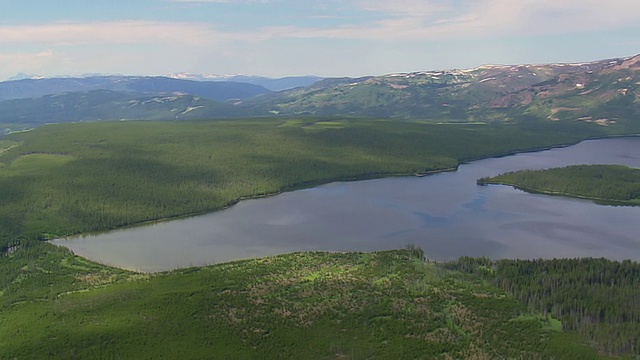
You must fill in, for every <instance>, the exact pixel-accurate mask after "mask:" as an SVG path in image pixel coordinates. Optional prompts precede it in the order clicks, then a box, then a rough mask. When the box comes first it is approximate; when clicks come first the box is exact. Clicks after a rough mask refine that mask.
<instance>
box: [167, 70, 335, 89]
mask: <svg viewBox="0 0 640 360" xmlns="http://www.w3.org/2000/svg"><path fill="white" fill-rule="evenodd" d="M166 76H167V77H170V78H174V79H183V80H194V81H232V82H240V83H245V84H254V85H260V86H263V87H265V88H267V89H269V90H271V91H282V90H289V89H293V88H297V87H304V86H310V85H312V84H314V83H316V82H318V81H320V80H322V79H324V78H322V77H319V76H314V75H307V76H286V77H282V78H268V77H264V76H252V75H209V74H192V73H173V74H168V75H166Z"/></svg>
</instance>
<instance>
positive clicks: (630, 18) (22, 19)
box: [0, 0, 640, 80]
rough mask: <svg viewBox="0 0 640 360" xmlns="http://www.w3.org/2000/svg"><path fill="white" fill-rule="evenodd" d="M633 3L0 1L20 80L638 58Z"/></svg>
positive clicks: (1, 30)
mask: <svg viewBox="0 0 640 360" xmlns="http://www.w3.org/2000/svg"><path fill="white" fill-rule="evenodd" d="M638 35H640V2H639V1H637V0H609V1H602V0H563V1H558V0H394V1H391V0H370V1H362V0H342V1H337V0H315V1H314V0H297V1H296V0H226V1H225V0H129V1H124V0H109V1H103V0H92V1H87V0H0V80H2V79H6V78H8V77H11V76H13V75H15V74H16V73H18V72H25V73H31V74H38V75H44V76H55V75H77V74H84V73H118V74H127V75H161V74H168V73H176V72H193V73H206V74H253V75H263V76H272V77H279V76H286V75H306V74H315V75H321V76H361V75H379V74H386V73H392V72H405V71H419V70H438V69H452V68H458V69H460V68H471V67H476V66H479V65H483V64H519V63H545V62H583V61H590V60H596V59H603V58H611V57H620V56H630V55H635V54H637V53H640V36H638Z"/></svg>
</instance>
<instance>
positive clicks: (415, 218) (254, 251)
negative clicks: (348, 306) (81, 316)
mask: <svg viewBox="0 0 640 360" xmlns="http://www.w3.org/2000/svg"><path fill="white" fill-rule="evenodd" d="M572 164H623V165H627V166H632V167H640V138H638V137H635V138H611V139H600V140H589V141H585V142H582V143H580V144H577V145H574V146H570V147H565V148H558V149H552V150H546V151H540V152H534V153H522V154H517V155H513V156H508V157H502V158H493V159H485V160H480V161H475V162H472V163H469V164H464V165H462V166H460V168H459V170H458V171H456V172H448V173H440V174H436V175H431V176H426V177H421V178H419V177H403V178H386V179H378V180H367V181H357V182H339V183H332V184H327V185H323V186H319V187H316V188H312V189H305V190H298V191H294V192H290V193H284V194H281V195H277V196H273V197H270V198H264V199H257V200H247V201H243V202H240V203H239V204H237V205H235V206H233V207H231V208H229V209H226V210H223V211H218V212H215V213H211V214H207V215H201V216H195V217H192V218H187V219H182V220H174V221H167V222H160V223H156V224H152V225H147V226H141V227H135V228H127V229H122V230H115V231H111V232H107V233H102V234H98V235H85V236H79V237H73V238H68V239H59V240H55V241H53V243H55V244H59V245H64V246H66V247H68V248H70V249H71V250H73V252H74V253H76V254H77V255H81V256H84V257H87V258H89V259H92V260H95V261H98V262H102V263H105V264H110V265H114V266H118V267H122V268H127V269H134V270H139V271H162V270H171V269H175V268H180V267H188V266H195V265H205V264H214V263H220V262H225V261H230V260H237V259H244V258H251V257H260V256H266V255H275V254H282V253H288V252H293V251H309V250H321V251H373V250H384V249H394V248H401V247H404V246H405V245H407V244H409V243H413V244H416V245H418V246H421V247H422V248H423V249H424V250H425V253H426V255H427V257H429V258H431V259H440V260H444V259H453V258H457V257H459V256H463V255H470V256H489V257H492V258H554V257H606V258H610V259H632V260H636V261H638V260H640V235H639V234H640V221H639V220H640V207H620V206H617V207H616V206H602V205H597V204H594V203H592V202H590V201H587V200H579V199H569V198H563V197H555V196H548V195H535V194H528V193H525V192H522V191H519V190H515V189H513V188H511V187H507V186H493V185H492V186H477V185H476V180H477V179H478V178H480V177H484V176H493V175H497V174H500V173H503V172H506V171H514V170H521V169H541V168H550V167H559V166H566V165H572Z"/></svg>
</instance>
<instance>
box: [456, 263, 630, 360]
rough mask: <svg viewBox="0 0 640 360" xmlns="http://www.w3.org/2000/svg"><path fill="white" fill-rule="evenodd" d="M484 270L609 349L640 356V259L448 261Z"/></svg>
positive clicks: (471, 269) (482, 273)
mask: <svg viewBox="0 0 640 360" xmlns="http://www.w3.org/2000/svg"><path fill="white" fill-rule="evenodd" d="M446 267H447V268H450V269H457V270H461V271H464V272H467V273H472V274H475V275H479V276H481V277H483V278H485V279H488V280H490V281H491V282H492V283H493V284H494V285H496V286H498V287H500V288H502V289H504V290H506V291H508V292H509V293H511V294H513V296H514V297H515V298H516V299H518V300H519V301H520V302H522V303H523V304H526V305H527V306H529V308H531V309H532V310H535V311H537V312H539V313H541V314H543V316H545V317H549V316H552V317H554V318H556V319H559V320H561V321H562V326H563V329H564V330H567V331H577V332H578V333H579V334H580V336H581V337H582V338H583V339H584V340H585V341H588V342H589V343H591V344H594V347H595V348H596V349H598V350H599V351H600V352H601V353H604V354H609V355H621V354H634V355H635V356H640V264H638V263H637V262H633V261H629V260H626V261H622V262H618V261H610V260H606V259H553V260H499V261H492V260H490V259H486V258H468V257H465V258H461V259H459V260H458V261H457V262H455V263H450V264H447V265H446Z"/></svg>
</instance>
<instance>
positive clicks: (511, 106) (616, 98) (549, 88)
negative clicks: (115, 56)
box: [0, 55, 640, 132]
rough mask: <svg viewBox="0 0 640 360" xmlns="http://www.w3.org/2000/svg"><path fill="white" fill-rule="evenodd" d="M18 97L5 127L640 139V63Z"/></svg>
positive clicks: (49, 82)
mask: <svg viewBox="0 0 640 360" xmlns="http://www.w3.org/2000/svg"><path fill="white" fill-rule="evenodd" d="M308 80H309V79H308ZM309 81H310V80H309ZM77 89H82V90H81V91H78V90H77ZM46 93H49V95H43V94H46ZM29 95H30V96H31V97H30V98H26V97H27V96H29ZM11 97H13V100H5V101H0V123H3V124H14V125H15V124H22V125H21V127H22V128H24V127H26V126H27V124H31V125H32V126H36V125H38V124H42V123H47V122H65V121H95V120H104V119H112V120H113V119H158V120H179V119H195V118H239V117H252V116H281V117H299V116H356V117H372V118H397V119H413V120H416V119H417V120H425V121H437V122H442V121H445V122H469V121H473V122H484V123H491V122H520V121H529V120H539V121H582V122H585V123H593V124H597V125H601V126H618V127H625V129H627V128H629V129H635V130H634V131H636V132H640V55H636V56H632V57H626V58H620V59H608V60H600V61H594V62H589V63H579V64H536V65H484V66H480V67H477V68H474V69H464V70H444V71H420V72H411V73H396V74H389V75H383V76H365V77H360V78H327V79H322V80H319V81H316V82H313V83H312V84H311V85H308V86H304V87H296V88H293V89H289V90H284V91H277V92H275V91H269V90H267V89H266V88H264V87H262V86H258V85H253V84H242V83H236V82H218V81H193V80H181V79H173V78H168V77H123V76H97V77H88V78H82V79H74V78H66V79H42V80H19V81H12V82H4V83H0V99H7V98H11ZM18 97H23V98H22V99H16V98H18Z"/></svg>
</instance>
